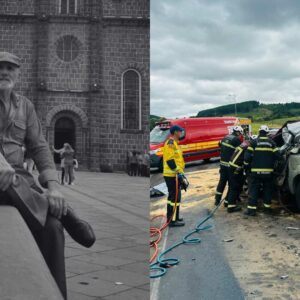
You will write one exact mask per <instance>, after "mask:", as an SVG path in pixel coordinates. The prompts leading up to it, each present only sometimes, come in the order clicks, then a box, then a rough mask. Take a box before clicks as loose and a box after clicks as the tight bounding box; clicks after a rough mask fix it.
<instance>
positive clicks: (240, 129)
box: [232, 126, 244, 134]
mask: <svg viewBox="0 0 300 300" xmlns="http://www.w3.org/2000/svg"><path fill="white" fill-rule="evenodd" d="M232 131H233V132H240V133H241V134H243V133H244V129H243V128H242V126H234V127H233V128H232Z"/></svg>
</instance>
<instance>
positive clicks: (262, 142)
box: [244, 136, 281, 175]
mask: <svg viewBox="0 0 300 300" xmlns="http://www.w3.org/2000/svg"><path fill="white" fill-rule="evenodd" d="M276 160H281V156H280V153H279V150H278V148H277V147H276V144H275V142H274V141H273V140H271V139H270V138H268V137H267V136H259V137H258V138H257V140H255V141H253V142H251V143H250V146H249V147H248V149H247V151H246V152H245V161H244V164H245V166H246V167H247V168H248V169H250V171H251V173H252V174H255V175H270V174H272V173H273V171H274V165H275V162H276Z"/></svg>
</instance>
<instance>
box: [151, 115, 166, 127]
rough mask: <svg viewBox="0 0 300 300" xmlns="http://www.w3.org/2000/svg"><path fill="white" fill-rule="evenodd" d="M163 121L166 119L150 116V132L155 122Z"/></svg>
mask: <svg viewBox="0 0 300 300" xmlns="http://www.w3.org/2000/svg"><path fill="white" fill-rule="evenodd" d="M165 119H166V118H163V117H159V116H155V115H150V130H152V129H153V128H154V126H155V123H156V122H159V121H163V120H165Z"/></svg>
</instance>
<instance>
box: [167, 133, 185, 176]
mask: <svg viewBox="0 0 300 300" xmlns="http://www.w3.org/2000/svg"><path fill="white" fill-rule="evenodd" d="M163 153H164V154H163V162H164V172H163V175H164V176H167V177H175V176H176V173H183V172H184V166H185V163H184V159H183V155H182V151H181V149H180V146H179V145H178V143H177V142H176V141H175V140H174V139H173V138H172V137H170V138H169V139H167V140H166V142H165V145H164V149H163Z"/></svg>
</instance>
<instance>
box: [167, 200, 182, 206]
mask: <svg viewBox="0 0 300 300" xmlns="http://www.w3.org/2000/svg"><path fill="white" fill-rule="evenodd" d="M168 205H171V206H175V203H174V202H172V201H170V200H169V201H168ZM176 206H180V203H176Z"/></svg>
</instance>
